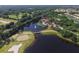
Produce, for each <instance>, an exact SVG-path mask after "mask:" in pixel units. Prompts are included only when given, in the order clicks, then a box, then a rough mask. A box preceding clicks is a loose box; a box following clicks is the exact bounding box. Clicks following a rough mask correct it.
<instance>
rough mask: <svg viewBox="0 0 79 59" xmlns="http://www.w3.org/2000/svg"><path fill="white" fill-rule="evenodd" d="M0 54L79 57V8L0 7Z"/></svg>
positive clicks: (67, 6)
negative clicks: (73, 55) (76, 54)
mask: <svg viewBox="0 0 79 59" xmlns="http://www.w3.org/2000/svg"><path fill="white" fill-rule="evenodd" d="M0 53H79V5H0Z"/></svg>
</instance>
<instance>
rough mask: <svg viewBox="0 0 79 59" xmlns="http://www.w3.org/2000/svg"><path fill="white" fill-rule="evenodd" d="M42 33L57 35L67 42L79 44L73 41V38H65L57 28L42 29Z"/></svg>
mask: <svg viewBox="0 0 79 59" xmlns="http://www.w3.org/2000/svg"><path fill="white" fill-rule="evenodd" d="M40 33H41V34H43V35H56V36H58V37H59V38H61V40H63V41H65V42H67V43H71V44H75V45H77V46H79V43H76V42H74V41H72V40H71V39H68V38H64V37H63V36H62V35H61V34H60V33H59V32H57V31H55V30H51V29H46V30H42V31H41V32H40Z"/></svg>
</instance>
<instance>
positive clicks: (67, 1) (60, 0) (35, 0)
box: [0, 0, 79, 5]
mask: <svg viewBox="0 0 79 59" xmlns="http://www.w3.org/2000/svg"><path fill="white" fill-rule="evenodd" d="M0 5H79V0H0Z"/></svg>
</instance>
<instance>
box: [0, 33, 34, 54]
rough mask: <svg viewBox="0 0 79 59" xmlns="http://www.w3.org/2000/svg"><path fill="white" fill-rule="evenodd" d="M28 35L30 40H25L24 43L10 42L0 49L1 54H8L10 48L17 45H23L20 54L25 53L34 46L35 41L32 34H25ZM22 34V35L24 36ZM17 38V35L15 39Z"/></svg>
mask: <svg viewBox="0 0 79 59" xmlns="http://www.w3.org/2000/svg"><path fill="white" fill-rule="evenodd" d="M23 33H24V34H26V35H29V39H28V40H24V41H17V40H16V39H15V40H14V41H12V42H10V43H9V44H8V45H4V46H3V47H2V48H0V53H7V52H8V50H9V48H11V47H12V46H13V45H17V44H20V43H21V44H22V46H21V47H20V49H19V53H22V52H24V50H25V49H26V48H27V47H28V46H29V45H31V44H32V42H33V41H34V34H33V33H32V32H23ZM23 33H22V34H23ZM16 37H17V36H16V35H15V38H16Z"/></svg>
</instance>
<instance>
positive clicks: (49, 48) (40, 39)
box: [24, 24, 79, 53]
mask: <svg viewBox="0 0 79 59" xmlns="http://www.w3.org/2000/svg"><path fill="white" fill-rule="evenodd" d="M35 26H36V27H35ZM25 30H30V31H33V32H38V31H40V30H41V29H40V28H39V26H37V25H35V24H31V25H30V26H29V27H25ZM35 37H36V39H35V42H34V43H33V44H32V45H31V46H29V47H28V48H27V49H26V50H25V51H24V52H25V53H63V52H65V53H68V52H70V53H72V52H79V47H78V46H76V45H74V44H69V43H66V42H64V41H62V40H61V39H60V38H59V37H57V36H53V35H42V34H35Z"/></svg>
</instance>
